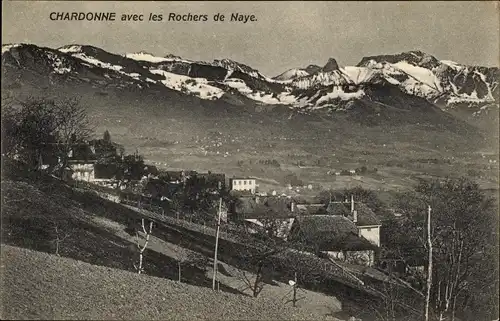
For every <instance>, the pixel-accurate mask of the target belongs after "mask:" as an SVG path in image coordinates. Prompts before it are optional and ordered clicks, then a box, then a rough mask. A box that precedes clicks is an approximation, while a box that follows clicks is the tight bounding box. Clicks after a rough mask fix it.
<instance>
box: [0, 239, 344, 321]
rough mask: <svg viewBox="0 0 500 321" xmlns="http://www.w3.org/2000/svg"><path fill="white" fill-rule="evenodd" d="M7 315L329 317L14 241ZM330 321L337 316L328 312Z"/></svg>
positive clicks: (6, 252) (9, 252)
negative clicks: (120, 268)
mask: <svg viewBox="0 0 500 321" xmlns="http://www.w3.org/2000/svg"><path fill="white" fill-rule="evenodd" d="M1 250H2V251H1V253H2V254H1V258H2V266H1V274H2V283H3V289H4V290H3V291H2V311H1V314H0V317H1V318H2V319H3V320H5V319H87V320H88V319H101V320H111V319H129V320H138V319H142V320H144V319H148V320H151V319H162V320H172V319H183V320H196V319H218V320H220V319H233V320H234V319H240V320H241V319H246V320H256V319H260V320H262V319H265V320H278V319H279V320H291V319H302V320H305V319H309V320H311V319H314V320H317V319H319V318H323V319H324V318H325V316H324V315H315V314H314V312H313V311H305V310H302V309H293V308H292V307H290V306H284V305H283V304H279V302H278V301H279V298H276V300H275V301H273V300H272V299H270V298H265V299H260V298H250V297H247V296H242V295H236V294H230V293H225V292H219V293H215V292H213V291H211V290H210V289H207V288H203V287H196V286H191V285H187V284H182V283H178V282H174V281H171V280H166V279H162V278H157V277H152V276H148V275H138V274H136V273H132V272H127V271H123V270H117V269H112V268H108V267H104V266H96V265H91V264H88V263H85V262H82V261H77V260H73V259H69V258H63V257H58V256H56V255H53V254H47V253H42V252H36V251H31V250H27V249H21V248H17V247H13V246H9V245H2V248H1ZM326 317H327V318H328V319H330V320H338V319H335V318H333V317H329V316H326Z"/></svg>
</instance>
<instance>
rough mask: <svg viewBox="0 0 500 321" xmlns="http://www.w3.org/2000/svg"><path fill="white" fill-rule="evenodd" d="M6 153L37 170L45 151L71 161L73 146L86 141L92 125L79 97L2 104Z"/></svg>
mask: <svg viewBox="0 0 500 321" xmlns="http://www.w3.org/2000/svg"><path fill="white" fill-rule="evenodd" d="M2 118H4V119H3V121H2V137H3V144H2V145H4V146H2V147H3V148H2V153H3V154H5V155H6V156H8V157H15V158H17V159H19V160H21V161H22V162H24V163H25V164H27V165H28V166H30V167H32V168H33V169H35V168H36V167H37V165H38V162H39V160H40V157H41V155H42V153H43V151H44V150H47V148H48V147H49V146H51V152H52V153H53V154H55V155H54V156H57V157H59V159H60V165H61V168H64V167H65V165H66V164H67V160H68V157H69V156H68V154H69V151H70V150H71V148H72V147H73V146H74V145H75V144H78V143H81V142H83V141H85V140H86V139H87V138H88V137H89V135H90V133H91V128H90V124H89V119H88V116H87V112H86V109H85V108H84V107H83V106H82V105H80V104H79V101H78V99H74V98H69V99H59V100H54V99H47V98H28V99H26V100H25V101H19V102H17V103H14V102H12V101H11V102H9V103H8V104H7V105H6V106H4V107H2Z"/></svg>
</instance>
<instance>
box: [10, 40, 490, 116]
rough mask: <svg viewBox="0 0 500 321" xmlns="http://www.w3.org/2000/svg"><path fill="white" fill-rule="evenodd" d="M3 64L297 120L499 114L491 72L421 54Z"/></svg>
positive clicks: (91, 51) (103, 54) (68, 54)
mask: <svg viewBox="0 0 500 321" xmlns="http://www.w3.org/2000/svg"><path fill="white" fill-rule="evenodd" d="M2 66H3V69H4V76H5V75H7V76H9V75H12V76H14V78H9V77H7V78H9V79H10V80H11V85H12V82H13V83H14V86H15V85H16V80H15V79H17V82H19V81H21V80H20V78H19V77H18V76H17V78H16V73H17V71H18V70H19V69H20V68H21V69H25V70H26V69H28V70H31V71H32V72H35V73H36V74H38V75H43V77H44V78H48V79H49V82H50V83H61V82H68V81H69V82H74V83H81V82H87V83H89V84H91V85H92V86H94V87H95V86H99V87H101V88H105V89H106V90H110V89H127V90H134V91H137V90H139V91H148V90H153V91H158V90H160V91H161V90H165V91H177V92H179V93H180V94H182V95H184V96H191V97H195V98H198V99H201V100H207V101H215V102H223V103H224V104H229V105H246V106H255V107H256V108H266V107H272V108H274V107H276V106H280V107H284V108H286V109H287V110H291V111H292V112H296V113H299V114H300V113H321V114H332V113H334V112H338V111H347V110H350V109H352V110H356V109H359V108H364V109H366V108H372V109H373V108H376V109H380V108H381V107H382V108H383V109H385V107H387V106H390V107H392V108H396V109H398V110H408V108H423V107H422V106H426V108H431V107H429V105H433V106H437V107H439V108H441V109H443V110H448V111H453V110H459V109H460V110H461V111H466V112H467V113H469V114H472V115H478V114H480V113H484V112H485V111H489V110H491V108H494V112H496V111H497V110H498V102H499V98H498V97H499V90H500V89H499V86H498V82H499V76H500V72H499V68H497V67H481V66H467V65H463V64H459V63H456V62H453V61H449V60H438V59H437V58H436V57H433V56H431V55H429V54H426V53H424V52H421V51H408V52H403V53H399V54H392V55H378V56H370V57H364V58H363V59H361V61H360V62H359V63H358V64H357V65H356V66H340V65H339V64H338V63H337V61H336V60H335V59H334V58H330V59H329V60H328V61H327V63H326V64H325V65H324V66H322V67H321V66H317V65H309V66H307V67H304V68H295V69H290V70H287V71H285V72H283V73H282V74H280V75H278V76H275V77H269V76H266V75H264V74H262V73H261V72H259V71H258V70H256V69H254V68H252V67H250V66H247V65H245V64H243V63H239V62H236V61H233V60H230V59H221V60H214V61H212V62H205V61H192V60H189V59H184V58H181V57H178V56H174V55H166V56H163V57H160V56H155V55H153V54H150V53H147V52H136V53H128V54H124V55H121V54H115V53H110V52H107V51H105V50H103V49H100V48H97V47H93V46H89V45H67V46H63V47H60V48H55V49H53V48H45V47H39V46H36V45H33V44H7V45H3V46H2ZM21 82H22V81H21ZM132 87H133V89H132ZM389 96H390V97H389ZM422 99H423V100H425V102H427V103H429V104H426V103H423V102H422ZM415 105H418V106H420V107H415ZM367 106H370V107H367ZM411 106H414V107H411Z"/></svg>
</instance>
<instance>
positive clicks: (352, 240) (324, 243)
mask: <svg viewBox="0 0 500 321" xmlns="http://www.w3.org/2000/svg"><path fill="white" fill-rule="evenodd" d="M288 239H289V240H290V241H297V242H301V243H303V244H304V245H306V246H308V247H309V250H310V251H311V252H313V253H315V254H317V255H322V254H323V255H327V256H329V257H331V258H332V259H336V260H341V261H345V262H349V263H353V264H359V265H366V266H373V265H374V263H375V254H376V251H377V249H378V248H377V246H375V245H374V244H372V243H371V242H370V241H368V240H367V239H365V238H364V237H362V236H360V235H359V233H358V228H357V227H356V225H355V224H354V223H353V222H352V221H351V220H350V219H348V218H347V217H345V216H342V215H329V214H324V215H308V216H298V217H297V218H296V219H295V220H294V222H293V224H292V227H291V229H290V235H289V238H288Z"/></svg>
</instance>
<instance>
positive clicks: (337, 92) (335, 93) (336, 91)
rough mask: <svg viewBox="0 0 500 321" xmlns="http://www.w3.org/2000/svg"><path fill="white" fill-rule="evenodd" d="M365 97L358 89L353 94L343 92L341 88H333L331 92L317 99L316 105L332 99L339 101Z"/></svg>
mask: <svg viewBox="0 0 500 321" xmlns="http://www.w3.org/2000/svg"><path fill="white" fill-rule="evenodd" d="M364 95H365V92H364V91H363V90H362V89H359V90H357V91H355V92H345V91H344V90H343V89H342V87H339V86H333V89H332V91H331V92H329V93H327V94H326V95H324V96H322V97H321V98H319V99H318V100H317V101H316V103H317V104H321V103H324V102H328V101H330V100H333V99H341V100H351V99H359V98H362V97H363V96H364Z"/></svg>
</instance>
